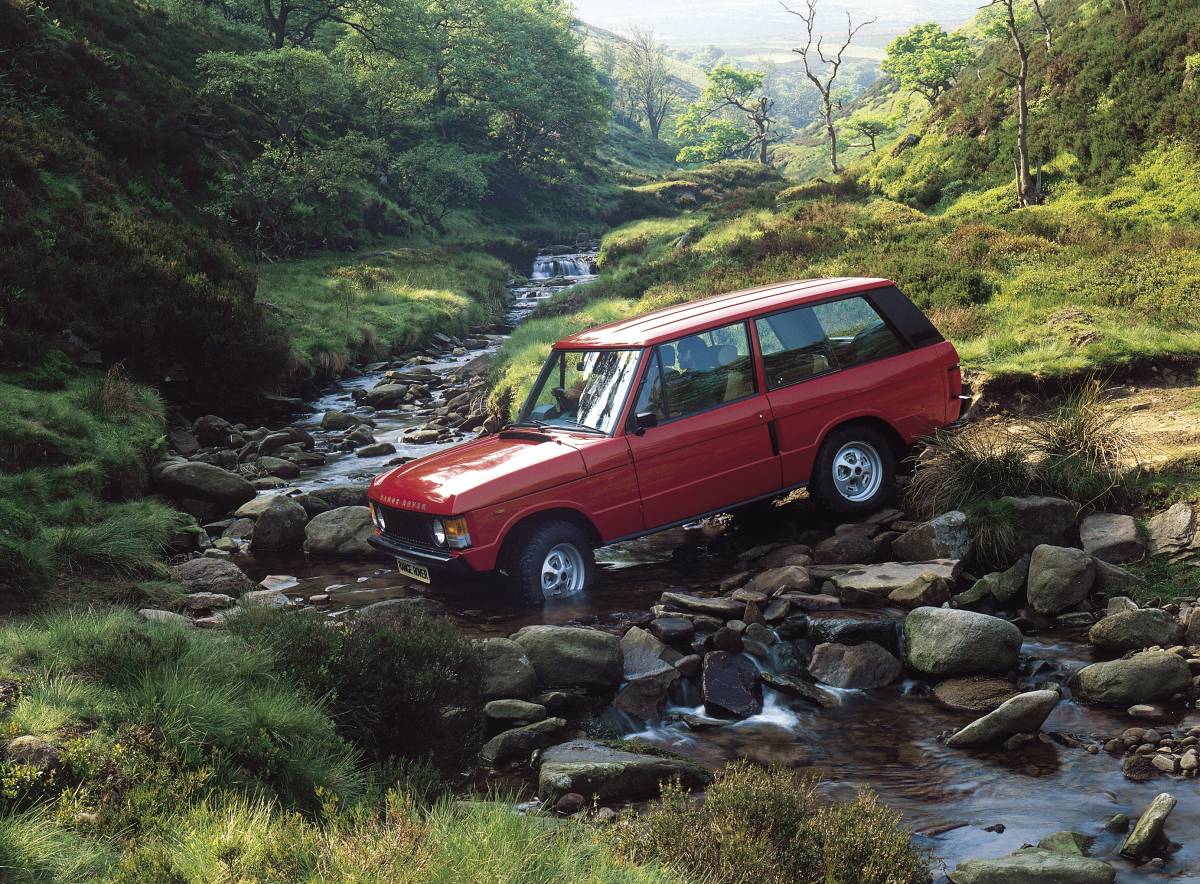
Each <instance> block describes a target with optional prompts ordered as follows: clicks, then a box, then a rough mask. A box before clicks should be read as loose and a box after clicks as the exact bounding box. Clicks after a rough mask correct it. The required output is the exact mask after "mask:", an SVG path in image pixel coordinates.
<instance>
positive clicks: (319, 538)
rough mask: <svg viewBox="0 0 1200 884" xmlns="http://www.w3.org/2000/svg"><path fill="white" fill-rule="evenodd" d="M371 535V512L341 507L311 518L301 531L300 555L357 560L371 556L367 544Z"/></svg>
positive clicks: (372, 551)
mask: <svg viewBox="0 0 1200 884" xmlns="http://www.w3.org/2000/svg"><path fill="white" fill-rule="evenodd" d="M374 534H375V525H374V523H373V522H372V521H371V511H370V510H369V509H367V508H366V507H365V506H343V507H338V508H337V509H332V510H329V511H328V512H324V513H321V514H320V515H319V516H317V517H315V518H314V519H312V521H310V522H309V523H308V524H307V525H305V527H304V551H305V552H306V553H308V554H309V555H310V556H323V557H330V558H361V557H367V556H374V555H375V554H376V553H375V550H374V549H373V548H372V547H371V545H370V544H369V543H368V542H367V538H368V537H372V536H373V535H374Z"/></svg>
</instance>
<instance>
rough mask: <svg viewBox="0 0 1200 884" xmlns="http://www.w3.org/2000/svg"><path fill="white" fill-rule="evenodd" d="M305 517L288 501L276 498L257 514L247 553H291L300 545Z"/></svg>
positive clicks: (306, 514) (299, 509)
mask: <svg viewBox="0 0 1200 884" xmlns="http://www.w3.org/2000/svg"><path fill="white" fill-rule="evenodd" d="M306 524H308V513H306V512H305V511H304V507H302V506H301V505H300V504H298V503H296V501H294V500H292V499H291V498H289V497H283V496H277V497H273V498H271V499H270V503H268V504H267V506H266V507H265V508H264V509H263V510H262V512H261V513H260V514H259V516H258V519H257V520H256V521H255V523H254V536H253V537H252V538H251V540H250V550H251V552H255V553H262V552H269V553H282V552H293V551H295V550H298V549H300V546H301V545H302V544H303V543H304V526H305V525H306Z"/></svg>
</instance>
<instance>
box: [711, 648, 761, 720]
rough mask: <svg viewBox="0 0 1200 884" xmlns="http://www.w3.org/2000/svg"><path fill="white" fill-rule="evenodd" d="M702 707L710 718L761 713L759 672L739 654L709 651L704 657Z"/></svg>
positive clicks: (747, 715)
mask: <svg viewBox="0 0 1200 884" xmlns="http://www.w3.org/2000/svg"><path fill="white" fill-rule="evenodd" d="M702 691H703V695H704V708H705V710H706V711H707V712H708V713H709V714H710V715H730V716H733V717H734V718H749V717H750V716H751V715H757V714H758V713H760V712H762V708H763V698H762V685H761V684H759V681H758V669H757V668H756V667H755V665H754V664H753V663H751V662H750V661H749V660H748V659H747V658H746V657H744V656H742V655H741V654H731V653H728V652H726V651H712V652H711V653H709V654H705V656H704V671H703V677H702Z"/></svg>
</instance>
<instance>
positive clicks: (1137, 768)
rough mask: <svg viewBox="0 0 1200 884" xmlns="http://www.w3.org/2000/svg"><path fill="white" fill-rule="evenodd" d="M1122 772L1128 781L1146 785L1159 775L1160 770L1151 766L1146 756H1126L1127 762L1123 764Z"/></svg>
mask: <svg viewBox="0 0 1200 884" xmlns="http://www.w3.org/2000/svg"><path fill="white" fill-rule="evenodd" d="M1121 772H1122V773H1123V774H1125V777H1126V779H1129V780H1132V781H1133V782H1135V783H1144V782H1146V781H1147V780H1152V779H1154V778H1155V777H1156V776H1157V775H1158V768H1156V767H1155V766H1154V765H1153V764H1151V762H1150V758H1149V757H1148V756H1146V755H1126V756H1125V760H1124V761H1122V762H1121Z"/></svg>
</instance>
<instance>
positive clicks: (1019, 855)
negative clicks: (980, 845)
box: [950, 847, 1117, 884]
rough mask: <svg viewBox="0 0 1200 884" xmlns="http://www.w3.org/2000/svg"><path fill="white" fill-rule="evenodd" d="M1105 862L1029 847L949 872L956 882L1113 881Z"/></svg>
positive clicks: (1086, 883) (1054, 883)
mask: <svg viewBox="0 0 1200 884" xmlns="http://www.w3.org/2000/svg"><path fill="white" fill-rule="evenodd" d="M1116 876H1117V873H1116V870H1115V869H1113V867H1112V866H1110V865H1109V864H1108V863H1106V862H1101V861H1100V860H1098V859H1089V858H1087V857H1085V856H1072V855H1070V854H1066V853H1058V852H1057V851H1053V850H1043V849H1042V848H1039V847H1030V848H1025V849H1023V850H1018V851H1017V852H1016V853H1012V854H1010V855H1008V856H1002V857H997V858H995V859H969V860H966V861H965V862H961V863H959V864H958V866H957V867H956V868H955V869H954V871H952V872H951V873H950V880H951V881H952V882H953V884H1112V882H1113V881H1114V880H1115V879H1116Z"/></svg>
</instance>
